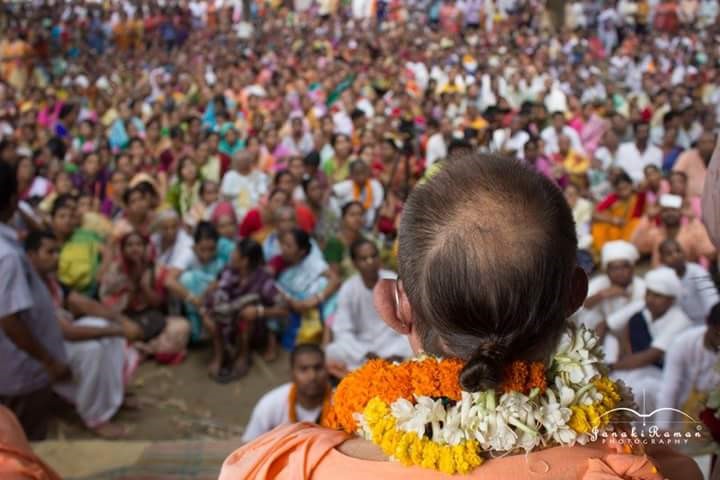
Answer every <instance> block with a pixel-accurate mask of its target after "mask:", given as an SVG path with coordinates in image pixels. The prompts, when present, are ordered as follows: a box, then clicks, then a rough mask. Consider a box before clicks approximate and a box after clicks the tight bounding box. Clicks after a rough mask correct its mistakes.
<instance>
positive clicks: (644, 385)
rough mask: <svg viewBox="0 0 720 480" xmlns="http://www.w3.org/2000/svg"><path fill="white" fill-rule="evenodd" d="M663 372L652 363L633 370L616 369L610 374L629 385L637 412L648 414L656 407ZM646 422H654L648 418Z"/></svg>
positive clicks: (611, 376) (614, 378)
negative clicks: (636, 405)
mask: <svg viewBox="0 0 720 480" xmlns="http://www.w3.org/2000/svg"><path fill="white" fill-rule="evenodd" d="M662 376H663V372H662V370H661V369H659V368H658V367H656V366H654V365H650V366H647V367H642V368H636V369H634V370H617V371H615V372H612V373H611V374H610V378H612V379H613V380H622V381H623V382H624V383H625V385H627V386H628V387H630V388H631V389H632V392H633V396H634V397H635V403H637V404H638V407H639V410H638V411H639V412H640V413H644V414H650V413H652V412H653V410H655V409H656V408H657V392H658V390H660V386H661V385H662ZM648 422H655V420H654V419H652V418H649V419H648Z"/></svg>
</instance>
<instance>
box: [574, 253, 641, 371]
mask: <svg viewBox="0 0 720 480" xmlns="http://www.w3.org/2000/svg"><path fill="white" fill-rule="evenodd" d="M638 257H639V255H638V251H637V249H636V248H635V247H634V246H633V244H631V243H628V242H626V241H624V240H616V241H612V242H607V243H606V244H605V245H604V246H603V249H602V255H601V264H602V269H603V270H604V271H605V273H604V274H602V275H598V276H597V277H595V278H593V279H592V280H590V284H589V286H588V297H587V300H585V304H584V305H583V308H582V309H581V310H580V311H579V312H578V314H577V316H576V319H577V321H578V323H581V324H583V325H585V326H586V327H588V328H591V329H595V330H596V331H597V332H598V334H599V335H600V336H605V340H604V345H603V346H604V350H605V359H606V361H610V362H613V361H615V360H616V359H617V354H618V342H617V339H616V338H615V336H614V335H612V334H608V335H606V330H607V319H608V317H609V316H610V315H612V314H614V313H615V312H617V311H619V310H621V309H622V308H624V307H625V306H627V305H628V304H630V303H632V302H642V301H643V299H644V298H645V282H644V281H643V280H642V279H641V278H639V277H637V276H635V262H636V261H637V259H638Z"/></svg>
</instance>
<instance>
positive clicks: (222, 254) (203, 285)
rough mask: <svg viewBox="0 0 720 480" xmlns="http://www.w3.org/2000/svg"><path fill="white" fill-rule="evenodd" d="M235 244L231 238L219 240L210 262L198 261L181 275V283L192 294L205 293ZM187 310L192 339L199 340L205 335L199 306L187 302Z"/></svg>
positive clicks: (193, 340)
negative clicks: (201, 262) (202, 263)
mask: <svg viewBox="0 0 720 480" xmlns="http://www.w3.org/2000/svg"><path fill="white" fill-rule="evenodd" d="M234 248H235V246H234V244H233V242H232V241H231V240H228V239H227V238H221V239H220V240H218V244H217V253H216V255H215V258H213V259H212V260H211V261H210V262H209V263H206V264H204V265H201V264H199V263H197V262H193V264H192V265H191V266H190V267H189V268H188V269H187V270H186V271H184V272H183V273H182V274H181V275H180V284H181V285H182V286H183V287H185V289H186V290H187V291H188V292H190V293H191V294H193V295H195V296H197V297H201V296H202V295H204V294H205V291H206V290H207V289H208V287H209V286H210V284H212V283H213V282H214V281H215V280H217V278H218V275H219V274H220V272H221V271H222V270H223V268H225V265H227V263H228V261H229V260H230V255H231V254H232V251H233V250H234ZM184 306H185V312H186V316H187V318H188V320H190V327H191V330H190V341H191V342H197V341H199V340H201V339H202V337H203V326H202V318H201V317H200V312H198V310H197V308H196V307H195V306H194V305H192V304H190V303H188V302H185V304H184Z"/></svg>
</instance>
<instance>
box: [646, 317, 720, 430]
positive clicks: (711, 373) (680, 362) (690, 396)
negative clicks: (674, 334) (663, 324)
mask: <svg viewBox="0 0 720 480" xmlns="http://www.w3.org/2000/svg"><path fill="white" fill-rule="evenodd" d="M719 347H720V304H718V305H715V307H713V309H712V310H711V311H710V314H709V315H708V318H707V325H698V326H696V327H693V328H691V329H689V330H687V331H685V332H684V333H682V334H681V335H679V336H678V338H677V339H676V340H675V341H674V342H673V344H672V346H671V347H670V349H669V350H668V351H667V354H666V355H665V366H664V368H663V379H662V384H661V387H660V390H659V391H658V394H657V406H658V407H659V408H676V409H679V410H683V411H685V412H686V413H687V414H688V415H690V416H692V417H693V418H698V414H699V413H700V411H702V409H703V406H702V405H698V404H697V403H696V402H697V401H698V400H700V398H704V397H705V395H706V394H707V393H708V392H709V391H710V390H713V389H715V388H717V387H718V385H720V372H719V371H718V370H717V368H715V366H716V365H717V363H718V348H719ZM656 420H657V424H658V426H659V427H660V428H668V427H669V426H670V423H671V421H680V422H682V421H687V418H680V416H678V414H674V413H673V412H672V411H662V412H659V413H658V414H657V418H656Z"/></svg>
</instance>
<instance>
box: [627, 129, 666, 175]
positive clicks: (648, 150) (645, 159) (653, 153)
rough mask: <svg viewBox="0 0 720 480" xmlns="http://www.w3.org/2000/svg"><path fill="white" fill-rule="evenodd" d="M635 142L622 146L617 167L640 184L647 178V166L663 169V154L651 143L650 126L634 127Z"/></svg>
mask: <svg viewBox="0 0 720 480" xmlns="http://www.w3.org/2000/svg"><path fill="white" fill-rule="evenodd" d="M633 133H634V135H635V141H633V142H625V143H623V144H622V145H620V148H619V149H618V155H617V163H616V165H617V166H618V167H620V168H622V169H623V170H625V172H626V173H627V174H628V175H630V178H632V180H633V182H634V183H636V184H637V183H640V182H641V181H642V180H643V179H644V178H645V173H644V169H645V167H646V166H647V165H655V166H656V167H658V168H662V160H663V153H662V150H660V149H659V148H658V147H656V146H655V145H653V144H652V143H650V125H648V124H647V123H641V122H638V123H635V124H634V125H633Z"/></svg>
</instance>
